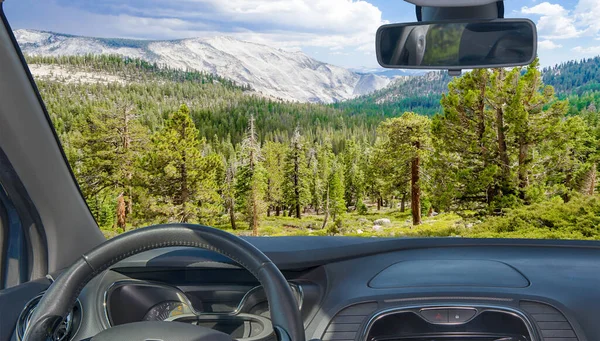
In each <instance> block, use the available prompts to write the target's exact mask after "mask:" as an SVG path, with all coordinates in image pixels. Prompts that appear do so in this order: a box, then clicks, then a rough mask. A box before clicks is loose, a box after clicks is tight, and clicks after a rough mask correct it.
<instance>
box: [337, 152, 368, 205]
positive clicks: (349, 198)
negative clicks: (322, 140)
mask: <svg viewBox="0 0 600 341" xmlns="http://www.w3.org/2000/svg"><path fill="white" fill-rule="evenodd" d="M362 154H363V153H362V150H361V148H360V146H359V145H358V144H357V143H356V141H354V140H350V141H348V143H347V145H346V148H345V149H344V152H343V153H342V160H343V162H344V180H345V191H346V193H345V194H344V198H345V200H346V206H347V207H354V208H356V207H357V204H358V202H359V201H360V200H361V199H362V198H363V195H364V180H365V179H364V173H363V169H362V167H361V165H362V160H363V155H362Z"/></svg>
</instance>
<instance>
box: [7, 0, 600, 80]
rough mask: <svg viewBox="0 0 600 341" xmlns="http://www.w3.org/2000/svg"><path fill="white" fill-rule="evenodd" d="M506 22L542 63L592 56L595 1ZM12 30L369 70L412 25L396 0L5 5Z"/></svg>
mask: <svg viewBox="0 0 600 341" xmlns="http://www.w3.org/2000/svg"><path fill="white" fill-rule="evenodd" d="M505 8H506V11H505V16H506V17H507V18H530V19H532V20H533V21H534V22H535V23H536V24H537V27H538V35H539V51H538V54H539V57H540V61H541V63H542V66H551V65H554V64H557V63H560V62H563V61H568V60H573V59H582V58H588V57H593V56H596V55H600V19H599V18H600V0H562V1H551V0H550V1H540V0H506V1H505ZM4 10H5V13H6V16H7V18H8V21H9V23H10V24H11V26H12V28H13V29H20V28H26V29H38V30H45V31H53V32H59V33H68V34H74V35H83V36H94V37H106V38H134V39H152V40H162V39H182V38H191V37H209V36H215V35H228V36H233V37H235V38H238V39H242V40H247V41H253V42H257V43H263V44H267V45H270V46H274V47H278V48H282V49H289V50H302V51H303V52H305V53H306V54H308V55H309V56H311V57H313V58H315V59H317V60H320V61H324V62H328V63H331V64H335V65H339V66H343V67H348V68H374V67H377V61H376V58H375V47H374V45H375V44H374V40H375V32H376V30H377V28H378V27H379V26H380V25H382V24H386V23H396V22H414V21H416V15H415V8H414V5H412V4H409V3H406V2H404V1H402V0H169V1H165V0H6V1H5V3H4Z"/></svg>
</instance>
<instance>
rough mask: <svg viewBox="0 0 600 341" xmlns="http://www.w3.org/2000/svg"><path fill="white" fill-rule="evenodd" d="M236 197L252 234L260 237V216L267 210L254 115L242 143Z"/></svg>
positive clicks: (263, 174)
mask: <svg viewBox="0 0 600 341" xmlns="http://www.w3.org/2000/svg"><path fill="white" fill-rule="evenodd" d="M236 197H237V198H238V200H237V204H238V207H239V209H240V210H241V211H242V212H244V213H245V214H246V217H247V219H248V224H249V225H250V228H251V229H252V234H253V235H254V236H258V228H259V226H260V216H261V215H262V214H263V213H264V211H265V209H266V207H265V206H266V205H265V202H264V197H265V172H264V169H263V166H262V155H261V150H260V145H259V142H258V135H257V133H256V127H255V122H254V116H253V115H251V116H250V120H249V124H248V133H247V135H246V138H245V139H244V141H243V142H242V149H241V156H240V167H239V169H238V174H237V178H236Z"/></svg>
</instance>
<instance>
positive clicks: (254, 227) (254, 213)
mask: <svg viewBox="0 0 600 341" xmlns="http://www.w3.org/2000/svg"><path fill="white" fill-rule="evenodd" d="M256 194H257V193H256V189H255V188H253V189H252V235H253V236H255V237H256V236H258V198H257V197H256Z"/></svg>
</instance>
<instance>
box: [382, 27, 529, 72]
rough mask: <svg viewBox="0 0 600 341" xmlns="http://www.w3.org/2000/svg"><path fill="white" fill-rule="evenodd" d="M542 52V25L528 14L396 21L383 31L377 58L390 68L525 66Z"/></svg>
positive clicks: (459, 68) (452, 68)
mask: <svg viewBox="0 0 600 341" xmlns="http://www.w3.org/2000/svg"><path fill="white" fill-rule="evenodd" d="M536 54H537V31H536V28H535V24H534V23H533V22H532V21H531V20H528V19H498V20H485V21H462V22H455V21H444V22H419V23H409V24H392V25H385V26H382V27H380V28H379V30H378V31H377V60H378V61H379V64H380V65H381V66H383V67H386V68H403V69H448V70H461V69H477V68H488V67H490V68H491V67H509V66H521V65H527V64H530V63H531V62H533V60H534V59H535V57H536Z"/></svg>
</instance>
